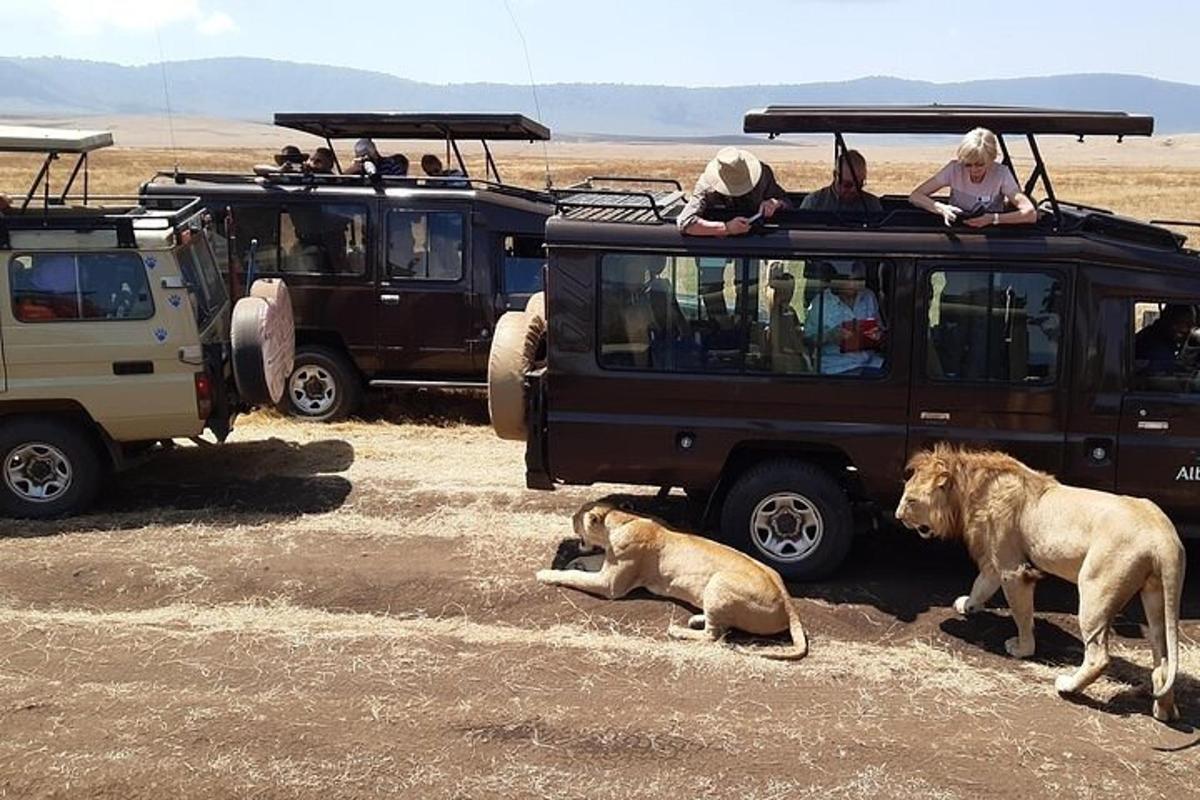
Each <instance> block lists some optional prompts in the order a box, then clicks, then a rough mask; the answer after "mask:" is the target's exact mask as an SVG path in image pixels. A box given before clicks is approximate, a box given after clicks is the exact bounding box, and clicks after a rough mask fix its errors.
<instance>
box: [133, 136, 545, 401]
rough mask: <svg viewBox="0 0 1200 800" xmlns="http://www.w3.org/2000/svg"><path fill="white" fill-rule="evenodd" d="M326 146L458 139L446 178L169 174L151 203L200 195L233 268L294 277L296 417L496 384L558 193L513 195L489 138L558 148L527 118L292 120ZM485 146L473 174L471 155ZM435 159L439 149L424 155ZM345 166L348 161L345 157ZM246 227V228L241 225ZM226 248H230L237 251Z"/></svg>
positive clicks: (221, 256) (292, 388)
mask: <svg viewBox="0 0 1200 800" xmlns="http://www.w3.org/2000/svg"><path fill="white" fill-rule="evenodd" d="M275 123H276V124H277V125H281V126H283V127H286V128H290V129H293V130H297V131H302V132H304V133H308V134H314V135H316V136H320V137H323V138H325V139H326V143H327V144H328V145H329V148H330V149H331V150H332V149H333V144H332V140H334V139H357V138H360V137H372V138H375V139H378V140H379V142H380V146H381V147H384V148H385V149H386V145H384V144H383V143H384V142H385V141H386V140H399V141H415V140H422V141H428V140H442V141H444V142H445V148H446V157H445V159H444V160H445V163H446V164H448V165H451V166H456V167H457V170H456V171H452V172H451V173H448V174H446V175H445V176H441V177H431V176H427V175H424V174H413V173H414V172H416V173H420V172H421V167H420V166H419V163H418V162H419V160H420V153H416V152H413V153H409V154H408V155H409V156H410V158H411V167H410V170H409V174H408V175H406V176H403V177H402V176H393V175H375V176H370V177H368V176H365V175H358V174H342V171H341V167H340V165H335V172H334V174H308V173H298V172H296V173H287V172H265V173H260V174H242V173H228V174H227V173H160V174H159V175H158V176H156V177H155V178H154V179H153V180H151V181H150V182H148V183H147V184H146V185H144V186H143V188H142V193H143V196H148V199H151V200H152V199H153V196H156V195H160V194H162V195H178V194H180V193H186V194H188V195H194V196H199V197H200V198H201V199H202V200H203V202H204V204H205V206H207V207H208V209H209V210H210V211H211V212H212V214H213V216H214V217H215V218H216V219H217V221H218V233H219V237H218V239H217V244H218V248H217V249H218V253H217V257H218V260H219V261H220V262H221V263H222V264H224V265H227V266H226V269H229V266H228V265H232V266H233V267H234V269H233V270H232V271H233V272H235V273H238V272H242V273H244V271H246V270H254V271H255V272H256V274H258V275H261V276H267V277H276V276H283V277H286V278H287V283H288V286H289V288H290V290H291V292H292V300H293V303H294V307H295V314H296V361H295V369H294V371H293V373H292V376H291V378H290V380H289V382H288V387H287V399H286V400H285V404H286V407H287V410H289V411H290V412H291V413H293V414H295V415H297V416H301V417H306V418H309V419H316V420H329V419H336V418H338V417H342V416H345V415H346V414H349V413H351V412H352V411H353V410H354V409H355V407H356V405H357V404H358V402H359V400H360V399H361V397H362V393H363V389H364V388H365V387H366V386H374V387H398V386H442V387H477V388H483V387H484V385H485V384H484V376H485V373H486V367H487V357H488V350H489V347H490V344H491V336H492V331H493V330H494V328H495V325H496V321H497V320H498V318H499V317H500V315H501V314H503V313H504V312H505V311H507V310H509V309H513V308H518V309H520V308H524V307H525V304H526V302H527V301H528V299H529V297H530V296H531V295H532V294H533V293H534V292H537V291H539V290H540V288H541V281H542V269H543V266H544V263H545V256H544V253H543V247H542V245H543V235H544V229H545V221H546V218H547V217H548V216H549V215H550V214H551V213H553V211H554V205H553V201H552V199H551V196H550V194H549V193H547V192H544V191H534V190H530V189H524V188H520V187H516V186H512V185H509V184H506V183H503V182H502V181H501V178H500V174H499V171H498V169H497V167H496V162H495V160H494V159H493V157H492V152H491V149H490V148H489V146H488V142H489V141H498V140H516V141H545V140H547V139H549V137H550V132H549V131H548V130H547V129H546V128H545V127H543V126H542V125H540V124H538V123H536V122H534V121H532V120H530V119H527V118H525V117H523V116H520V115H517V114H390V113H380V114H277V115H276V117H275ZM463 141H479V142H481V143H482V146H483V154H484V163H485V175H484V178H483V179H478V178H474V177H471V176H470V175H469V173H468V171H467V165H466V161H465V160H464V158H463V156H462V151H461V150H460V147H459V143H460V142H463ZM423 146H424V145H423ZM335 162H336V157H335ZM230 220H232V225H230V224H229V221H230ZM222 242H225V244H224V245H223V246H222Z"/></svg>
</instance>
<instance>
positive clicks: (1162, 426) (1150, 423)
mask: <svg viewBox="0 0 1200 800" xmlns="http://www.w3.org/2000/svg"><path fill="white" fill-rule="evenodd" d="M1137 426H1138V430H1139V431H1169V430H1171V423H1169V422H1167V421H1166V420H1165V419H1139V420H1138V424H1137Z"/></svg>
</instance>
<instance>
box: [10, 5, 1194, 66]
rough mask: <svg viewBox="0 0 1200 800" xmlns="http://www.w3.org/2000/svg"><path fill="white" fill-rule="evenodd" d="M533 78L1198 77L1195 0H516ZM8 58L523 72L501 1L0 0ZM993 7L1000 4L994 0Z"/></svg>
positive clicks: (513, 31) (512, 29) (516, 39)
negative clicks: (252, 59) (237, 60)
mask: <svg viewBox="0 0 1200 800" xmlns="http://www.w3.org/2000/svg"><path fill="white" fill-rule="evenodd" d="M508 4H509V7H511V10H512V14H513V16H515V18H516V20H517V21H518V22H519V24H520V27H521V29H522V30H523V32H524V36H525V40H526V42H527V44H528V50H529V59H530V63H531V65H532V70H533V74H534V77H535V78H536V80H537V81H538V83H556V82H569V81H582V82H596V83H600V82H607V83H649V84H670V85H682V86H722V85H737V84H748V83H807V82H811V81H825V80H830V81H836V80H845V79H850V78H857V77H863V76H867V75H893V76H897V77H902V78H915V79H922V80H931V81H938V82H950V81H960V80H972V79H979V78H1007V77H1018V76H1029V75H1049V74H1061V73H1072V72H1125V73H1134V74H1140V75H1148V76H1151V77H1156V78H1163V79H1166V80H1175V81H1181V82H1185V83H1200V54H1198V52H1197V45H1196V39H1197V36H1198V35H1200V3H1195V2H1191V0H1174V2H1166V1H1165V0H1140V2H1136V3H1131V2H1129V0H1120V1H1118V0H1091V2H1087V1H1086V0H1040V1H1039V2H1029V1H1028V0H1006V2H1004V3H992V2H979V0H965V1H964V0H959V1H958V2H947V1H946V0H766V1H765V2H745V0H726V2H715V1H714V0H596V1H595V2H587V3H584V2H579V1H578V0H508ZM0 8H3V10H4V15H5V34H6V35H5V36H4V49H3V51H2V52H0V55H8V56H64V57H68V58H85V59H93V60H97V61H113V62H117V63H121V64H145V63H149V62H154V61H158V60H159V42H160V41H161V46H162V52H163V53H164V54H165V55H166V57H167V58H168V59H171V60H176V59H194V58H208V57H214V56H258V57H263V58H274V59H280V60H289V61H305V62H312V63H321V64H335V65H339V66H348V67H359V68H363V69H370V70H377V71H380V72H386V73H389V74H392V75H398V76H400V77H404V78H410V79H413V80H418V81H426V82H432V83H460V82H471V81H497V82H504V83H527V82H528V80H529V71H528V69H527V66H526V61H525V57H524V55H523V51H522V45H521V39H520V37H519V36H518V34H517V30H516V28H515V27H514V25H513V21H512V19H511V18H510V16H509V12H508V10H506V7H505V2H504V0H453V1H450V0H441V1H440V2H414V0H391V1H390V2H386V1H385V0H353V2H349V3H338V2H331V1H330V0H290V2H279V1H278V0H254V2H248V1H246V0H243V1H242V2H236V1H235V0H0ZM1001 9H1002V10H1001Z"/></svg>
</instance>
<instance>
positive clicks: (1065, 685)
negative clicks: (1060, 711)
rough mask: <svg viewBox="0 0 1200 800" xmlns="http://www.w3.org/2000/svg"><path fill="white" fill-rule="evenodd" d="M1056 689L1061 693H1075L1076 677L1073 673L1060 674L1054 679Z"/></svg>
mask: <svg viewBox="0 0 1200 800" xmlns="http://www.w3.org/2000/svg"><path fill="white" fill-rule="evenodd" d="M1054 691H1056V692H1058V693H1059V694H1074V693H1075V678H1074V677H1073V676H1071V675H1059V676H1058V677H1057V678H1055V679H1054Z"/></svg>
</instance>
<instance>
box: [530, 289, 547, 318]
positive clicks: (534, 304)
mask: <svg viewBox="0 0 1200 800" xmlns="http://www.w3.org/2000/svg"><path fill="white" fill-rule="evenodd" d="M525 313H526V314H528V315H529V316H531V317H540V318H541V320H542V322H543V323H544V322H545V321H546V293H545V292H538V293H537V294H534V295H530V297H529V302H528V303H526V304H525Z"/></svg>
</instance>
